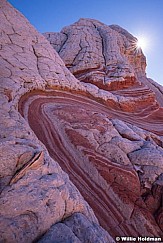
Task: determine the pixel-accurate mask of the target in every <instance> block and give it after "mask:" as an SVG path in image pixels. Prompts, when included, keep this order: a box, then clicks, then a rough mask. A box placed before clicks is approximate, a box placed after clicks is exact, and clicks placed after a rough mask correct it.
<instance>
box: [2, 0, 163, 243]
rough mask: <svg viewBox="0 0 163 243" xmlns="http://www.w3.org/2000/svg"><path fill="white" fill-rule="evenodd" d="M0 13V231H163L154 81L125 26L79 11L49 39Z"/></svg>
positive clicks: (44, 234)
mask: <svg viewBox="0 0 163 243" xmlns="http://www.w3.org/2000/svg"><path fill="white" fill-rule="evenodd" d="M0 19H1V21H0V30H1V42H0V53H1V57H0V62H1V65H0V92H1V93H0V104H1V110H0V112H1V115H0V131H1V134H0V165H1V166H0V167H1V169H0V186H1V187H0V192H1V194H0V237H1V238H0V241H1V242H17V243H19V242H21V243H23V242H24V243H27V242H29V243H30V242H40V243H43V242H47V243H49V242H60V243H61V242H76V243H78V242H83V243H84V242H91V243H94V242H99V243H102V242H106V243H107V242H108V243H109V242H114V238H115V236H124V235H125V236H131V235H132V236H144V235H146V236H156V237H159V236H160V237H161V236H163V228H162V222H163V210H162V202H163V201H162V200H163V198H162V195H163V108H162V106H163V88H162V87H161V86H160V85H158V84H157V83H156V82H154V81H153V80H151V79H148V78H147V77H146V75H145V66H146V61H145V57H144V55H143V53H142V51H141V50H139V51H138V52H136V51H135V50H134V49H133V43H134V41H135V40H136V39H135V37H133V36H132V35H130V34H129V33H128V32H127V31H125V30H124V29H122V28H121V27H119V26H115V25H114V26H106V25H104V24H102V23H100V22H99V21H96V20H89V19H80V20H79V21H78V22H76V23H75V24H73V25H71V26H69V27H65V28H64V29H63V30H62V31H61V32H60V33H46V34H45V36H46V38H47V39H48V40H49V41H50V43H51V45H52V46H51V45H50V43H49V41H48V40H46V38H45V37H44V36H42V35H41V34H39V33H38V32H37V31H36V30H35V29H34V28H33V27H32V26H31V25H30V23H29V22H28V21H27V20H26V19H25V18H24V16H23V15H21V14H20V13H19V12H18V11H17V10H15V9H14V8H13V7H12V6H11V5H10V4H9V3H7V1H6V0H1V2H0ZM54 49H55V50H54ZM57 52H58V53H57ZM58 54H59V55H58ZM59 56H60V57H61V58H62V59H61V58H60V57H59Z"/></svg>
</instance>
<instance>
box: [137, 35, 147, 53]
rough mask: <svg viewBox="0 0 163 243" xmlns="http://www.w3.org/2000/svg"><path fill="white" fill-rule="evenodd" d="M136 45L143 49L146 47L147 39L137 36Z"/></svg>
mask: <svg viewBox="0 0 163 243" xmlns="http://www.w3.org/2000/svg"><path fill="white" fill-rule="evenodd" d="M136 47H137V49H139V48H141V49H142V50H145V49H146V48H147V40H146V39H145V38H144V37H140V38H138V41H137V43H136Z"/></svg>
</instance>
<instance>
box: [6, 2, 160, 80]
mask: <svg viewBox="0 0 163 243" xmlns="http://www.w3.org/2000/svg"><path fill="white" fill-rule="evenodd" d="M9 2H10V3H11V4H12V5H13V6H14V7H16V8H17V9H18V10H19V11H20V12H22V13H23V14H24V15H25V16H26V18H27V19H28V20H29V21H30V22H31V24H32V25H34V26H35V28H36V29H37V30H38V31H39V32H58V31H60V30H61V29H62V28H63V27H64V26H67V25H70V24H72V23H74V22H76V21H77V20H78V19H79V18H93V19H97V20H100V21H101V22H103V23H105V24H108V25H111V24H118V25H120V26H121V27H123V28H125V29H126V30H128V31H129V32H130V33H131V34H133V35H134V36H136V37H139V36H142V37H144V38H145V39H147V41H148V46H147V48H146V49H144V54H145V55H146V57H147V76H148V77H150V78H152V79H154V80H155V81H157V82H158V83H161V84H162V85H163V0H32V1H29V0H9Z"/></svg>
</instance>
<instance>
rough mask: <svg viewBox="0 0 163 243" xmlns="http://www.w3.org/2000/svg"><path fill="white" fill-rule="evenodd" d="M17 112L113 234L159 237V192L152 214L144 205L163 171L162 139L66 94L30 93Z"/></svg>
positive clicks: (52, 92) (99, 105)
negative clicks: (157, 219)
mask: <svg viewBox="0 0 163 243" xmlns="http://www.w3.org/2000/svg"><path fill="white" fill-rule="evenodd" d="M19 109H20V112H21V114H22V115H23V116H24V117H25V119H26V120H28V122H29V124H30V126H31V128H32V130H33V131H35V134H36V135H37V137H38V138H39V139H40V140H41V141H42V142H43V143H44V144H45V145H46V147H47V149H48V151H49V152H50V155H51V156H52V157H53V158H54V159H55V160H57V161H58V162H59V164H60V165H61V167H62V169H63V170H64V171H65V172H66V173H68V174H69V176H70V179H71V180H72V182H73V183H74V184H75V185H76V186H77V188H78V189H79V191H80V192H81V194H82V195H83V196H84V198H85V199H86V200H87V201H88V202H89V204H90V205H91V207H92V208H93V210H94V211H95V212H96V216H97V217H98V219H99V221H100V223H101V225H102V226H103V227H104V228H105V229H106V230H108V231H109V232H111V234H112V235H113V236H116V235H119V234H122V235H123V234H124V235H134V236H137V235H143V234H147V235H148V234H150V235H157V234H159V231H160V230H159V227H158V226H157V224H156V222H155V219H154V215H155V213H156V211H158V210H159V208H160V206H161V192H159V193H158V194H157V196H158V198H159V200H158V201H157V203H156V204H157V205H155V206H154V205H153V207H154V210H153V211H152V213H151V212H149V209H148V207H147V203H146V202H147V197H149V196H152V197H153V196H154V195H151V194H152V193H151V190H152V188H153V183H156V182H155V181H157V177H158V175H161V172H162V169H163V160H162V158H163V148H162V147H163V144H162V139H161V138H159V137H158V136H157V135H155V134H154V133H151V132H147V131H144V130H142V129H140V128H137V127H136V126H133V125H131V124H128V123H124V122H122V121H120V120H117V119H115V118H117V116H118V117H119V118H120V117H121V115H122V117H121V118H122V119H125V118H126V119H127V118H128V114H125V113H122V112H119V114H118V111H116V112H115V111H114V110H113V109H109V108H108V107H107V106H105V105H102V104H100V103H98V102H96V101H93V100H91V99H89V98H87V97H83V96H80V95H75V94H70V93H68V92H61V91H50V90H49V91H48V92H46V93H45V92H44V93H43V92H34V93H30V94H27V95H25V96H24V97H22V98H21V101H20V103H19ZM132 119H133V120H132ZM132 119H131V118H130V122H132V123H134V122H135V117H132ZM140 124H141V121H140ZM158 144H159V145H158ZM153 169H155V172H154V171H153V173H152V174H151V175H150V171H151V170H153ZM156 184H157V183H156ZM154 197H156V195H155V196H154ZM138 215H139V217H140V218H139V220H141V222H142V224H141V227H139V226H140V225H139V224H138V223H137V220H138V219H137V216H138ZM143 222H144V223H143ZM147 222H148V227H150V231H149V230H148V227H147V226H146V223H147ZM142 225H143V227H142Z"/></svg>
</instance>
